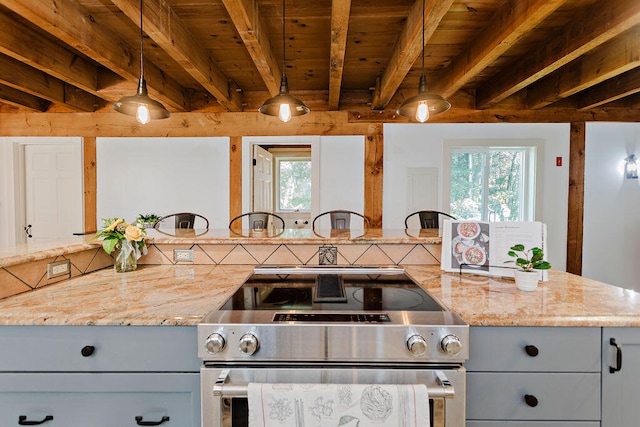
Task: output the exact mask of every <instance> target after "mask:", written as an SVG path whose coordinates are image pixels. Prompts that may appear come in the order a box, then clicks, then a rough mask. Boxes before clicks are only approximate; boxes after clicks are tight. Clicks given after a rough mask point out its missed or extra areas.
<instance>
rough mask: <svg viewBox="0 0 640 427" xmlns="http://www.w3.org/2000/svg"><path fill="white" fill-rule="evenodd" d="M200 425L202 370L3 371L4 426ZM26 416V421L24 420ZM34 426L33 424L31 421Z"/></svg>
mask: <svg viewBox="0 0 640 427" xmlns="http://www.w3.org/2000/svg"><path fill="white" fill-rule="evenodd" d="M22 417H24V418H23V419H24V421H26V422H42V425H43V426H46V427H49V426H51V427H55V426H60V427H89V426H90V427H116V426H117V427H126V426H132V427H135V426H137V425H143V424H138V419H139V421H140V422H143V423H144V422H146V423H159V424H147V425H168V426H180V427H199V426H200V376H199V375H198V374H193V373H186V374H136V373H126V374H111V373H100V374H84V373H83V374H76V373H69V374H62V373H56V374H44V373H43V374H36V373H20V374H0V426H17V425H18V422H19V420H20V419H21V418H22ZM24 421H23V422H24ZM32 425H34V424H32Z"/></svg>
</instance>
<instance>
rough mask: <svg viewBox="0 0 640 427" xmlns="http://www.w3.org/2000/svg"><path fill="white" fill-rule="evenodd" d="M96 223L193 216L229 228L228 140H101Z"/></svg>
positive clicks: (97, 149)
mask: <svg viewBox="0 0 640 427" xmlns="http://www.w3.org/2000/svg"><path fill="white" fill-rule="evenodd" d="M96 159H97V165H98V166H97V187H98V188H97V193H98V199H97V218H98V226H100V225H101V218H110V217H122V218H125V219H126V220H128V221H133V220H135V218H136V217H137V216H138V215H139V214H146V213H155V214H158V215H168V214H171V213H176V212H185V211H190V212H195V213H198V214H200V215H203V216H205V217H206V218H207V219H208V220H209V227H210V228H226V227H227V226H228V224H229V138H226V137H225V138H98V139H97V140H96Z"/></svg>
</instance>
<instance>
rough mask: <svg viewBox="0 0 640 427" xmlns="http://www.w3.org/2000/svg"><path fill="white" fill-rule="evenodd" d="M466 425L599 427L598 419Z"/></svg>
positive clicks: (472, 425) (469, 426) (474, 425)
mask: <svg viewBox="0 0 640 427" xmlns="http://www.w3.org/2000/svg"><path fill="white" fill-rule="evenodd" d="M467 427H600V422H599V421H467Z"/></svg>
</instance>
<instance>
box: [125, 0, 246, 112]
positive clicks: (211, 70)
mask: <svg viewBox="0 0 640 427" xmlns="http://www.w3.org/2000/svg"><path fill="white" fill-rule="evenodd" d="M112 3H113V4H115V5H116V6H117V7H118V8H119V9H120V10H122V11H123V12H124V14H125V15H127V16H128V17H129V19H131V20H132V21H133V22H134V23H135V24H136V25H138V26H139V25H140V2H139V0H112ZM142 10H143V17H142V21H143V27H144V32H145V33H146V34H147V35H148V36H149V37H151V39H152V40H153V41H154V42H155V43H156V44H158V46H160V47H161V48H162V49H163V50H164V51H165V52H167V53H168V54H169V55H170V56H171V57H172V58H173V59H175V60H176V62H178V64H180V65H181V66H182V68H184V69H185V70H186V71H187V72H188V73H189V74H190V75H191V76H192V77H193V78H194V79H195V80H196V81H197V82H198V83H200V84H201V85H202V87H204V88H205V89H206V90H207V91H209V92H210V93H211V94H212V95H213V96H215V98H216V99H217V100H218V102H219V103H220V104H222V105H224V106H225V107H226V108H227V110H229V111H242V99H241V98H242V96H241V93H240V92H238V91H236V86H235V84H232V83H230V79H229V77H227V76H226V75H225V74H224V73H223V72H222V71H221V70H220V68H219V67H218V66H217V65H216V64H215V62H214V61H213V59H212V58H211V55H210V54H209V52H207V50H206V49H205V48H203V47H202V46H201V45H200V43H199V42H198V40H197V39H196V38H195V37H194V36H193V35H192V34H191V32H190V31H189V29H188V28H187V26H186V25H185V24H184V23H183V22H182V20H181V19H180V18H179V17H178V16H177V15H176V13H175V12H174V11H173V10H172V9H171V6H170V5H169V4H168V2H167V1H166V0H158V1H148V2H146V3H145V4H144V7H143V9H142ZM145 65H146V64H145Z"/></svg>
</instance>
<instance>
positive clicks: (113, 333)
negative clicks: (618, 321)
mask: <svg viewBox="0 0 640 427" xmlns="http://www.w3.org/2000/svg"><path fill="white" fill-rule="evenodd" d="M91 348H93V352H92V353H91V354H90V355H87V356H83V354H82V350H83V349H85V354H87V352H88V350H90V349H91ZM200 365H201V361H200V360H199V359H198V354H197V333H196V327H195V326H194V327H188V326H4V327H1V328H0V371H4V372H16V371H18V372H28V371H38V372H45V371H47V372H51V371H53V372H59V371H67V372H69V371H74V372H99V371H114V372H115V371H118V372H131V371H138V372H140V371H156V372H199V370H200Z"/></svg>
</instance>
